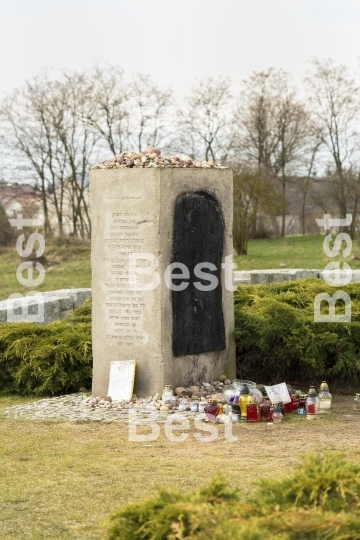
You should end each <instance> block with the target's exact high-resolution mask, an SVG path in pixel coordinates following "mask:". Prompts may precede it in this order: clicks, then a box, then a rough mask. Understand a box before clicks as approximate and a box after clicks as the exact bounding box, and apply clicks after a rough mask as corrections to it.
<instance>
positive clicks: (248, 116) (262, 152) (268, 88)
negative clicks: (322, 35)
mask: <svg viewBox="0 0 360 540" xmlns="http://www.w3.org/2000/svg"><path fill="white" fill-rule="evenodd" d="M236 124H237V130H238V140H237V142H238V148H239V152H240V155H242V156H243V157H244V159H246V160H249V161H250V162H252V163H255V164H256V165H257V166H258V167H266V168H267V169H268V170H269V171H271V173H272V175H273V177H274V178H277V179H278V180H279V181H280V184H281V189H282V210H281V215H282V225H281V234H282V236H284V235H285V217H286V209H287V200H286V186H287V183H288V178H289V176H290V175H291V174H293V173H294V170H295V168H296V164H297V163H298V162H299V160H300V159H301V156H302V153H303V151H304V144H305V139H306V130H307V113H306V110H305V107H304V105H303V104H302V103H301V101H300V100H299V99H298V97H297V92H296V90H295V88H294V86H293V84H291V82H290V77H289V75H288V74H286V73H284V72H283V71H282V70H274V69H269V70H267V71H262V72H259V73H254V74H253V75H252V76H251V77H250V79H249V80H247V81H244V84H243V90H242V93H241V95H240V100H239V103H238V106H237V111H236Z"/></svg>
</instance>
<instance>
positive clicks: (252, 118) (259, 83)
mask: <svg viewBox="0 0 360 540" xmlns="http://www.w3.org/2000/svg"><path fill="white" fill-rule="evenodd" d="M279 77H280V74H279V73H278V72H276V71H275V70H274V69H272V68H271V69H269V70H267V71H261V72H258V73H253V75H252V76H251V77H250V78H249V79H248V80H246V81H243V87H242V90H241V93H240V97H239V100H238V103H237V107H236V112H235V120H236V128H237V136H238V137H237V148H238V150H239V152H240V155H241V157H242V159H244V160H245V161H247V162H249V163H254V164H256V165H257V166H258V167H266V168H268V169H269V170H272V169H273V167H274V152H275V149H276V146H277V144H278V140H277V130H276V105H277V98H278V86H279Z"/></svg>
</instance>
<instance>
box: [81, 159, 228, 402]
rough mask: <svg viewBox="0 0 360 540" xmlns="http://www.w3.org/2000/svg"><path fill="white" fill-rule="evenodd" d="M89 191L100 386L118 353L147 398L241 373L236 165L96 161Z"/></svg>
mask: <svg viewBox="0 0 360 540" xmlns="http://www.w3.org/2000/svg"><path fill="white" fill-rule="evenodd" d="M105 163H106V162H105ZM90 194H91V215H92V289H93V311H92V327H93V330H92V332H93V356H94V374H93V394H94V395H99V396H106V395H107V391H108V384H109V372H110V362H111V361H114V360H130V359H135V360H136V362H137V363H136V376H135V390H134V391H135V393H136V394H137V396H140V397H142V396H149V395H154V394H155V393H157V392H161V391H162V389H163V387H164V385H165V384H172V385H173V386H174V387H175V386H179V385H181V386H187V385H191V384H197V383H199V382H200V381H211V380H215V379H216V378H217V377H219V376H220V375H221V374H222V373H225V374H226V375H227V377H229V378H230V379H231V378H233V377H235V342H234V335H233V334H234V309H233V292H232V287H231V286H229V282H230V281H231V283H232V278H231V277H230V279H229V266H227V269H225V268H224V267H222V264H223V266H224V263H225V258H226V257H228V259H227V262H228V264H230V273H231V272H232V267H231V257H229V256H232V253H233V238H232V214H233V195H232V171H231V170H230V169H226V168H211V167H208V168H201V167H200V168H195V167H193V168H189V167H185V166H184V167H176V168H172V167H168V168H167V167H163V168H160V167H147V168H140V167H132V168H126V167H119V166H117V167H113V168H111V167H109V168H107V167H105V168H100V167H97V168H93V169H92V170H91V173H90ZM177 276H178V277H177Z"/></svg>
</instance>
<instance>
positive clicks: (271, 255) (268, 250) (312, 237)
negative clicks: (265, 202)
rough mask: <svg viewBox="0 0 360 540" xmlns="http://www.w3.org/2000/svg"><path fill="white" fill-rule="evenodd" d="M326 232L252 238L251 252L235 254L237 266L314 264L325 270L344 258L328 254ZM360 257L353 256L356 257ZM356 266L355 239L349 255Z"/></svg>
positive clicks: (258, 267)
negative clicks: (324, 247)
mask: <svg viewBox="0 0 360 540" xmlns="http://www.w3.org/2000/svg"><path fill="white" fill-rule="evenodd" d="M323 241H324V235H323V234H309V235H306V236H302V235H299V234H295V235H291V236H285V238H281V237H278V238H269V239H264V240H252V241H250V243H249V250H248V255H246V256H245V257H238V256H235V257H234V262H236V263H237V265H238V267H237V270H263V269H266V268H280V265H281V264H285V265H286V267H285V268H309V269H310V268H313V269H316V270H323V269H324V268H325V266H326V265H327V264H328V263H329V262H331V261H340V260H342V259H341V258H340V257H336V258H332V259H330V258H328V257H327V256H326V255H325V253H324V250H323ZM354 256H355V257H359V258H358V259H352V257H354ZM345 260H346V262H347V263H348V264H349V265H350V266H351V268H352V269H354V270H355V269H359V268H360V244H359V242H358V240H355V241H354V243H353V247H352V252H351V255H350V257H348V258H347V259H345Z"/></svg>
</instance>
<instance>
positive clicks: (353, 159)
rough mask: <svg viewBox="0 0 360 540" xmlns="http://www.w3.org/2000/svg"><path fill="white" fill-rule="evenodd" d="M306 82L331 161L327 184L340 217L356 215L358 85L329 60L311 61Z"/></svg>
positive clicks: (312, 111) (359, 99)
mask: <svg viewBox="0 0 360 540" xmlns="http://www.w3.org/2000/svg"><path fill="white" fill-rule="evenodd" d="M305 81H306V85H307V88H308V91H309V106H310V108H311V114H312V117H313V119H314V123H316V124H317V125H318V126H319V128H320V133H321V140H322V142H323V144H324V146H325V148H326V149H327V153H328V156H329V157H330V159H331V162H332V168H333V173H332V174H330V175H329V182H328V185H329V186H331V188H330V190H331V197H332V198H333V200H334V201H336V203H337V205H338V208H339V212H340V217H345V215H346V214H347V213H349V211H350V210H351V212H352V213H353V214H354V215H355V216H356V214H357V207H358V202H359V188H358V174H356V172H355V171H354V169H356V165H357V163H358V159H359V112H360V89H359V86H358V85H357V84H356V82H355V79H354V77H353V76H352V74H351V73H350V71H349V69H348V68H347V67H345V66H342V65H340V66H337V65H335V64H334V62H333V61H332V60H326V61H324V62H320V61H319V60H316V59H315V60H313V61H312V70H311V72H310V73H309V75H308V76H307V77H306V79H305ZM354 222H355V220H354ZM353 226H354V225H353ZM350 232H351V231H350Z"/></svg>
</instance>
